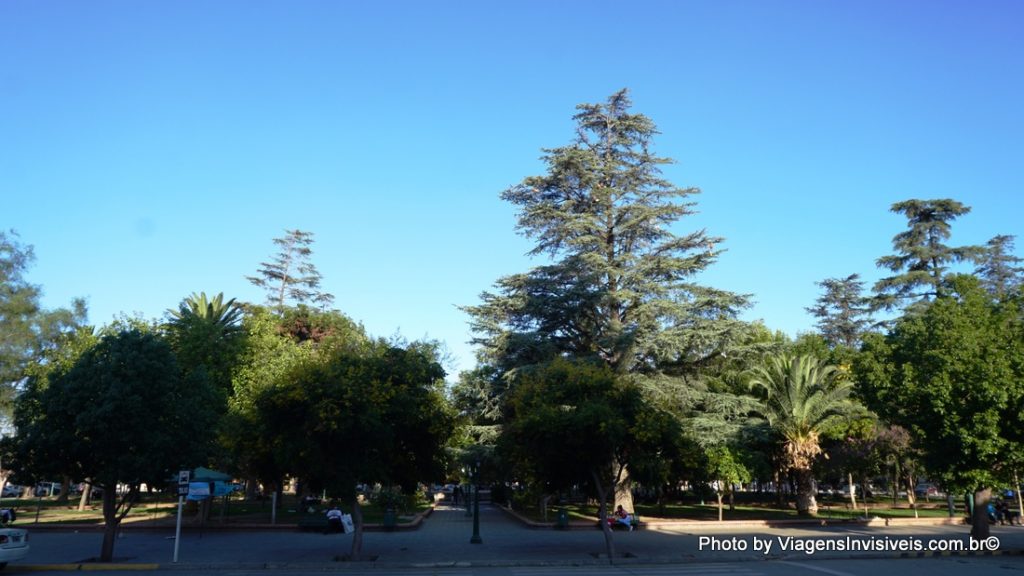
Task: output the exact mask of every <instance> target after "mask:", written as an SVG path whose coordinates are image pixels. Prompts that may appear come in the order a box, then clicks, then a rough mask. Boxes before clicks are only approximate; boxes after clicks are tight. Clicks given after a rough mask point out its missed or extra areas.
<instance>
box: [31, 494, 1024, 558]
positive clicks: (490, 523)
mask: <svg viewBox="0 0 1024 576" xmlns="http://www.w3.org/2000/svg"><path fill="white" fill-rule="evenodd" d="M30 530H31V528H30ZM472 533H473V521H472V518H471V517H467V516H466V514H465V509H464V508H454V507H450V506H447V505H443V504H442V505H440V506H439V507H438V508H437V509H436V510H435V511H434V513H433V514H431V515H430V516H429V517H428V518H427V519H426V520H425V521H424V522H423V524H422V525H421V526H420V528H419V529H417V530H409V531H399V532H367V533H364V535H363V555H364V557H365V558H374V559H375V560H374V564H375V565H379V566H395V567H399V566H470V565H471V566H520V565H524V566H525V565H534V566H536V565H542V566H543V565H586V564H597V563H606V562H607V559H606V558H603V554H604V553H605V546H604V538H603V536H602V534H601V532H600V530H597V529H596V528H595V529H594V530H569V531H558V530H548V529H535V528H529V527H527V526H525V525H523V524H522V523H520V522H518V521H517V520H515V519H513V518H512V517H510V516H508V515H507V514H505V512H503V511H502V510H500V509H498V508H496V507H492V506H489V505H482V506H481V507H480V534H481V537H482V540H483V543H481V544H470V542H469V540H470V537H471V536H472ZM173 534H174V532H173V529H171V530H167V531H166V533H164V532H161V531H157V530H145V531H125V532H123V533H122V537H121V538H119V539H118V541H117V544H116V545H115V548H114V556H115V564H119V565H125V564H137V565H140V567H151V568H158V567H159V568H173V567H174V566H175V565H173V564H172V562H171V560H172V557H173V551H174V540H173ZM966 534H967V528H966V527H964V526H889V527H885V526H880V527H872V526H863V525H861V526H794V527H776V528H771V527H750V526H735V527H730V526H723V525H714V526H710V525H709V526H703V527H700V528H696V529H695V527H693V526H679V527H674V528H672V527H658V528H657V529H652V530H640V531H637V532H615V537H614V538H615V545H616V551H617V553H618V554H619V555H620V556H621V555H625V558H624V559H623V560H622V561H623V562H638V563H667V562H720V561H738V560H751V561H753V560H763V559H765V558H768V557H771V558H780V557H781V558H785V557H791V558H807V555H806V554H805V553H803V552H799V551H796V552H794V551H790V552H788V553H786V552H783V553H780V552H779V550H778V548H777V547H776V548H775V550H773V551H772V553H771V555H770V556H768V555H766V554H765V553H764V551H758V550H754V549H753V547H752V546H749V543H750V542H752V540H753V539H754V538H761V539H763V540H767V539H773V540H775V541H779V540H781V539H785V538H789V539H790V541H795V540H806V539H817V538H827V539H838V538H846V537H850V538H854V539H862V540H871V539H878V538H880V537H888V538H903V539H909V538H941V539H965V538H966ZM993 535H996V536H997V537H999V538H1000V540H1001V542H1002V545H1001V550H1002V551H1003V552H1004V553H1006V552H1014V551H1020V550H1022V549H1024V528H1020V527H1001V526H996V527H993ZM710 537H714V538H715V539H716V542H719V543H723V542H724V543H728V542H733V546H732V548H731V549H721V547H719V548H720V549H717V550H715V549H712V547H711V546H708V545H707V542H706V540H707V539H708V538H710ZM351 538H352V536H351V534H330V535H325V534H320V533H309V532H299V531H297V530H292V531H286V530H274V531H261V530H252V529H250V530H241V531H231V530H224V529H221V530H216V531H206V532H199V531H189V532H185V533H183V534H182V539H181V543H180V549H179V564H178V565H179V566H182V567H190V568H206V569H229V568H233V569H238V568H264V567H278V566H302V567H309V568H323V569H343V568H346V567H351V566H352V563H347V562H339V561H337V560H336V559H337V558H338V557H340V556H342V555H345V554H348V552H349V550H350V546H351V542H352V540H351ZM701 538H704V540H705V542H704V545H703V547H702V544H701ZM101 542H102V534H101V533H98V532H94V531H89V532H75V531H68V532H58V531H39V532H34V533H31V536H30V544H31V546H32V551H31V553H30V555H29V557H28V558H27V559H26V561H25V562H21V563H18V564H22V565H24V564H32V565H38V567H39V568H44V567H45V565H53V564H69V563H70V564H79V563H83V562H89V561H90V559H92V558H94V557H95V556H97V555H98V554H99V550H100V544H101ZM737 542H746V543H747V547H746V549H743V550H740V549H737V545H736V543H737ZM899 555H900V554H898V553H893V552H888V553H884V554H878V553H874V554H873V555H872V554H867V553H857V554H850V553H831V552H821V553H816V554H815V558H827V557H843V558H849V557H898V556H899ZM65 569H66V567H65Z"/></svg>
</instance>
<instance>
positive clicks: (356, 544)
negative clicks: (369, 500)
mask: <svg viewBox="0 0 1024 576" xmlns="http://www.w3.org/2000/svg"><path fill="white" fill-rule="evenodd" d="M352 525H353V526H354V527H355V529H356V530H355V532H353V533H352V549H351V550H350V551H349V557H350V559H351V560H353V561H358V560H359V559H360V557H361V556H362V554H363V509H362V508H361V507H360V506H359V495H358V494H356V497H355V498H353V499H352Z"/></svg>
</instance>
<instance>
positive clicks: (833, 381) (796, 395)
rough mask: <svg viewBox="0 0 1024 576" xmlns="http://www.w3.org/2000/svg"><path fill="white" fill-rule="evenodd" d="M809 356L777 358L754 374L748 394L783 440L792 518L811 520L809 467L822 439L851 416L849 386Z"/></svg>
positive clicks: (830, 368)
mask: <svg viewBox="0 0 1024 576" xmlns="http://www.w3.org/2000/svg"><path fill="white" fill-rule="evenodd" d="M836 375H837V373H836V368H835V366H829V365H827V364H825V363H824V362H822V361H821V360H819V359H818V358H816V357H814V356H810V355H800V356H791V355H789V354H777V355H773V356H769V357H768V358H766V359H765V361H764V363H763V364H762V365H761V366H758V367H757V368H755V369H754V371H753V380H752V381H751V383H750V386H751V388H754V389H760V390H762V391H763V392H764V397H763V400H762V406H761V415H762V416H764V417H765V418H766V419H767V420H768V424H769V425H770V426H771V427H772V429H773V430H775V431H776V432H778V433H779V435H781V436H782V437H783V438H784V445H783V448H784V455H785V456H784V459H785V464H786V466H787V467H788V468H789V469H790V470H793V472H795V473H796V477H797V504H796V507H797V512H799V513H800V514H807V515H811V516H813V515H815V514H817V513H818V504H817V502H815V500H814V478H813V476H812V473H811V464H812V463H813V462H814V458H815V457H816V456H818V455H819V454H821V445H820V443H819V441H818V439H819V436H820V435H821V433H822V432H823V431H824V430H826V429H827V428H829V427H830V426H832V425H834V424H836V423H837V422H838V420H839V419H841V418H842V417H843V416H845V415H847V414H849V413H850V412H851V408H852V407H853V404H852V403H851V402H850V400H849V396H850V390H851V388H852V384H851V383H850V381H849V380H848V379H846V378H837V377H836Z"/></svg>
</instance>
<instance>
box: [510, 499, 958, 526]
mask: <svg viewBox="0 0 1024 576" xmlns="http://www.w3.org/2000/svg"><path fill="white" fill-rule="evenodd" d="M495 506H496V507H497V508H498V509H500V510H503V511H504V512H505V513H506V514H508V515H509V516H511V517H512V518H515V519H516V520H518V521H519V522H521V523H522V524H523V525H525V526H527V527H528V528H534V529H549V530H554V529H557V528H556V524H555V523H554V522H537V521H535V520H531V519H529V518H527V517H525V516H523V515H522V514H519V513H518V512H516V511H515V510H512V509H511V508H507V507H505V506H501V505H498V504H495ZM962 524H966V521H965V519H964V518H960V517H953V518H878V517H873V518H831V519H830V518H810V519H806V520H804V519H794V520H723V521H721V522H719V521H717V520H669V519H661V518H657V519H654V520H641V521H640V529H641V530H657V529H659V528H666V529H668V528H675V529H698V528H786V527H792V526H867V527H881V526H959V525H962ZM596 526H597V518H594V519H593V520H589V521H582V520H573V521H570V522H569V526H568V528H565V529H568V530H596Z"/></svg>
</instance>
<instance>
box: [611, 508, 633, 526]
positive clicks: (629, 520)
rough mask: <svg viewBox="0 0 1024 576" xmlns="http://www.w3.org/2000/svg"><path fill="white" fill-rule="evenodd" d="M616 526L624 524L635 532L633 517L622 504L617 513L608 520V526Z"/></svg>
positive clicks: (616, 510)
mask: <svg viewBox="0 0 1024 576" xmlns="http://www.w3.org/2000/svg"><path fill="white" fill-rule="evenodd" d="M616 524H622V525H623V526H625V527H627V528H629V529H630V530H633V516H632V515H631V514H630V513H629V512H626V510H625V509H623V508H622V504H619V507H618V508H616V509H615V513H614V514H612V517H611V518H609V519H608V525H609V526H611V527H612V528H614V527H615V525H616Z"/></svg>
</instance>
